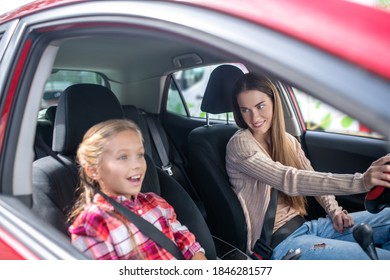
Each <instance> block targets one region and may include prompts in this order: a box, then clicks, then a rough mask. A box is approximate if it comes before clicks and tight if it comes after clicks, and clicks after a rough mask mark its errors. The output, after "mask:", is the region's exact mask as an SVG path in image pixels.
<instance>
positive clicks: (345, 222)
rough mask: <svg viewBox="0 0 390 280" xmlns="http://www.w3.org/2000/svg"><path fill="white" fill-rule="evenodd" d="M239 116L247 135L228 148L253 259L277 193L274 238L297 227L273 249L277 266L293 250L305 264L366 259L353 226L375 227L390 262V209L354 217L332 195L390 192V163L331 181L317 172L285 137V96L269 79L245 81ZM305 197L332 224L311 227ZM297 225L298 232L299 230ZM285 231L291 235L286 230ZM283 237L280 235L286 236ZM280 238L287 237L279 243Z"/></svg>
mask: <svg viewBox="0 0 390 280" xmlns="http://www.w3.org/2000/svg"><path fill="white" fill-rule="evenodd" d="M232 101H233V114H234V118H235V121H236V123H237V125H238V126H239V127H240V129H239V130H238V131H237V132H236V133H235V134H234V135H233V137H232V138H231V139H230V141H229V143H228V145H227V151H226V168H227V173H228V175H229V178H230V182H231V184H232V186H233V188H234V191H235V192H236V194H237V196H238V198H239V200H240V202H241V205H242V207H243V210H244V214H245V217H246V221H247V225H248V244H247V248H248V253H249V254H252V253H253V246H254V245H255V243H256V241H257V240H258V239H259V238H260V234H261V229H262V226H263V222H264V217H265V213H266V211H267V207H268V205H269V201H270V194H271V189H272V188H275V189H277V190H278V197H277V207H276V214H275V222H274V227H273V230H272V232H273V233H274V234H273V237H275V236H276V234H275V232H277V230H278V229H280V230H282V229H283V231H284V232H285V231H286V228H287V227H286V226H285V225H287V223H288V222H290V223H289V224H288V225H289V226H290V225H291V224H293V223H291V222H292V221H294V223H295V224H296V226H295V227H293V229H292V230H291V231H292V232H288V233H287V234H285V235H284V237H283V239H282V240H279V241H278V242H279V243H276V244H273V245H272V247H273V253H272V256H271V259H281V258H282V257H283V256H284V255H285V254H286V253H287V252H288V251H289V249H297V248H300V249H301V251H302V256H301V259H336V258H339V259H367V258H368V257H367V255H366V254H365V253H364V251H363V250H362V249H361V248H360V247H359V245H358V244H357V243H356V242H354V238H353V235H352V226H353V224H354V223H369V224H370V225H371V226H372V228H373V239H374V243H375V244H376V245H381V247H382V248H383V249H379V250H378V254H379V259H390V252H389V251H388V250H390V240H389V238H390V209H389V208H388V209H385V210H383V211H381V212H380V213H379V214H376V215H373V214H370V213H368V212H367V211H362V212H358V213H352V214H348V213H347V212H346V211H345V210H343V209H342V208H341V207H340V206H339V205H338V203H337V201H336V200H335V197H334V196H333V195H327V194H335V195H341V194H352V193H364V192H367V191H369V190H370V189H371V188H372V187H374V186H375V185H383V186H385V187H390V182H389V181H390V175H389V174H386V172H390V166H388V165H385V164H386V163H387V162H390V157H389V156H385V157H382V158H380V159H378V160H377V161H375V162H373V163H372V165H371V166H370V167H369V168H368V170H367V171H366V172H365V173H364V174H360V173H355V174H353V175H349V174H343V175H341V174H331V173H320V172H315V171H313V168H312V167H311V165H310V162H309V160H308V159H307V158H306V157H305V154H304V152H303V150H302V149H301V146H300V144H299V142H298V141H297V140H296V139H295V138H294V137H293V136H292V135H290V134H288V133H286V132H285V126H284V117H283V111H282V106H281V101H280V97H279V93H278V90H277V88H276V87H275V85H274V84H273V83H272V82H271V80H269V79H268V78H267V77H265V76H257V75H255V74H253V73H247V74H244V75H243V76H242V77H241V78H240V79H239V80H238V81H237V83H236V86H235V89H234V92H233V99H232ZM304 196H316V200H317V201H318V202H319V203H320V204H321V206H322V207H323V208H324V209H325V211H326V212H327V214H328V215H327V217H326V218H320V219H318V220H313V221H305V220H304V219H303V217H304V216H305V215H306V209H305V206H306V205H305V204H306V200H305V197H304ZM297 223H298V224H297ZM283 226H285V227H283ZM279 232H280V231H279ZM279 236H280V235H279Z"/></svg>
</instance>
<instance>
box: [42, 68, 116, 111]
mask: <svg viewBox="0 0 390 280" xmlns="http://www.w3.org/2000/svg"><path fill="white" fill-rule="evenodd" d="M79 83H89V84H98V85H103V86H106V87H109V83H108V81H107V79H106V78H105V77H104V76H103V75H101V74H100V73H96V72H90V71H76V70H55V71H53V73H52V74H51V75H50V77H49V79H48V80H47V82H46V84H45V91H44V93H43V97H42V101H41V108H42V109H45V108H48V107H50V106H55V105H57V103H58V99H59V98H60V96H61V93H62V92H63V91H64V89H66V88H67V87H68V86H70V85H73V84H79Z"/></svg>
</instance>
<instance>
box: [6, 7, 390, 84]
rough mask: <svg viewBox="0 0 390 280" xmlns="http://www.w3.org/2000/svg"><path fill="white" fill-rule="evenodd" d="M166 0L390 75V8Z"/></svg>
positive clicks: (28, 10)
mask: <svg viewBox="0 0 390 280" xmlns="http://www.w3.org/2000/svg"><path fill="white" fill-rule="evenodd" d="M74 2H85V0H38V1H34V2H31V3H29V4H27V5H24V6H22V7H20V8H19V9H15V10H13V11H11V12H9V13H7V14H5V15H3V16H2V17H0V24H1V23H2V22H5V21H8V20H11V19H15V18H21V17H24V16H26V15H29V14H33V13H36V12H38V11H40V10H46V9H50V8H53V7H55V6H59V5H68V4H71V3H74ZM167 2H178V3H181V4H184V5H193V6H197V7H202V8H206V9H211V10H215V11H218V12H221V13H224V14H230V15H233V16H235V17H238V18H242V19H245V20H246V21H251V22H254V23H256V24H258V25H262V26H266V27H268V28H271V29H274V30H277V31H278V32H281V33H284V34H286V35H288V36H291V37H293V38H296V39H299V40H300V41H303V42H306V43H308V44H310V45H313V46H316V47H317V48H319V49H323V50H325V51H327V52H329V53H331V54H333V55H336V56H338V57H341V58H343V59H344V60H347V61H350V62H352V63H354V64H357V65H360V66H361V67H362V68H365V69H367V70H369V71H372V72H374V73H377V74H378V75H380V76H382V77H385V78H386V79H390V64H389V63H388V61H389V59H390V53H389V52H388V50H389V48H390V36H388V30H390V13H389V12H387V11H384V10H380V9H376V8H371V7H367V6H363V5H360V4H357V3H352V2H350V1H340V0H327V1H311V0H273V1H267V0H247V1H245V4H244V5H243V4H242V2H241V1H240V0H213V1H209V0H185V1H167ZM351 26H352V27H353V28H351ZM347 35H348V36H347Z"/></svg>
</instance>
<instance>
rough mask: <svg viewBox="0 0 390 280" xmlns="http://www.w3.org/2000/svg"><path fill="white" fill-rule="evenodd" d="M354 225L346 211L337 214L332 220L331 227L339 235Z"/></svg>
mask: <svg viewBox="0 0 390 280" xmlns="http://www.w3.org/2000/svg"><path fill="white" fill-rule="evenodd" d="M354 223H355V221H354V220H353V218H352V217H351V216H350V215H349V214H348V212H347V211H346V210H343V211H342V212H340V213H339V214H337V215H336V216H335V217H334V219H333V227H334V229H335V230H336V231H337V232H340V233H342V232H343V231H344V230H345V229H347V228H350V227H352V226H353V225H354Z"/></svg>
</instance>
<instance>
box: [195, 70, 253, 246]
mask: <svg viewBox="0 0 390 280" xmlns="http://www.w3.org/2000/svg"><path fill="white" fill-rule="evenodd" d="M242 74H243V72H242V71H241V70H240V69H239V68H237V67H236V66H233V65H221V66H218V67H217V68H215V69H214V70H213V72H212V73H211V75H210V79H209V82H208V84H207V87H206V91H205V94H204V96H203V100H202V104H201V109H202V111H203V112H206V113H212V114H221V113H228V112H231V111H232V109H231V108H232V106H231V92H232V90H233V86H234V83H235V81H236V80H237V79H238V78H239V77H240V76H241V75H242ZM236 131H237V126H236V125H232V124H212V125H209V124H207V125H205V126H203V127H198V128H195V129H194V130H192V131H191V132H190V134H189V136H188V144H189V157H188V164H189V174H190V178H191V179H192V180H193V183H194V185H195V188H197V190H198V192H199V194H200V196H201V198H202V199H203V202H204V205H205V208H206V212H207V224H208V226H209V228H210V231H211V233H212V234H213V235H214V236H217V237H218V238H220V239H222V240H224V241H226V242H228V243H230V244H231V245H233V246H235V247H236V248H238V249H240V250H241V251H243V252H245V251H246V250H245V249H246V241H247V226H246V222H245V217H244V213H243V210H242V208H241V204H240V202H239V200H238V198H237V196H236V194H235V193H234V191H233V189H232V187H231V185H230V183H229V178H228V175H227V173H226V169H225V154H226V144H227V142H228V141H229V139H230V137H231V136H232V135H233V134H234V133H235V132H236Z"/></svg>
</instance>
